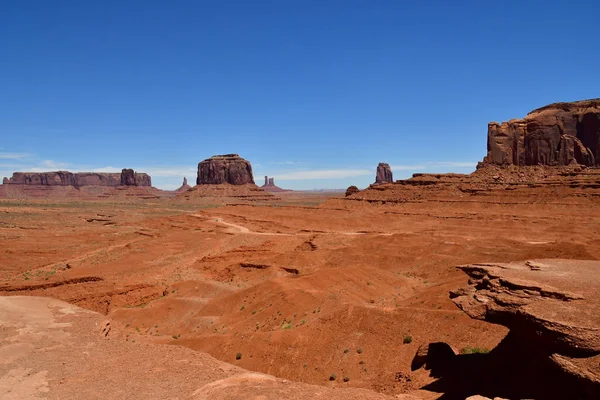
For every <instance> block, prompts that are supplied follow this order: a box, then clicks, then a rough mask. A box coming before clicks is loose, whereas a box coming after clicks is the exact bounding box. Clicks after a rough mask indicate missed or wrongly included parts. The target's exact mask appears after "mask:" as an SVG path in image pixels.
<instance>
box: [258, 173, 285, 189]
mask: <svg viewBox="0 0 600 400" xmlns="http://www.w3.org/2000/svg"><path fill="white" fill-rule="evenodd" d="M260 188H261V189H262V190H264V191H266V192H286V190H285V189H282V188H280V187H279V186H277V185H275V178H269V177H268V176H265V184H264V185H262V186H261V187H260Z"/></svg>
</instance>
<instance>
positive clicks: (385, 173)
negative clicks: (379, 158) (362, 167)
mask: <svg viewBox="0 0 600 400" xmlns="http://www.w3.org/2000/svg"><path fill="white" fill-rule="evenodd" d="M392 182H394V178H393V176H392V169H391V168H390V165H389V164H386V163H379V165H378V166H377V175H376V176H375V183H392Z"/></svg>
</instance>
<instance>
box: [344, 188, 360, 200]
mask: <svg viewBox="0 0 600 400" xmlns="http://www.w3.org/2000/svg"><path fill="white" fill-rule="evenodd" d="M358 192H360V190H358V188H357V187H356V186H350V187H348V189H346V197H348V196H351V195H353V194H354V193H358Z"/></svg>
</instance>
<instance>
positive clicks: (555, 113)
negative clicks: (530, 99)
mask: <svg viewBox="0 0 600 400" xmlns="http://www.w3.org/2000/svg"><path fill="white" fill-rule="evenodd" d="M487 147H488V149H487V150H488V152H487V156H486V157H485V158H484V160H483V163H484V164H495V165H518V166H524V165H550V166H562V165H571V164H581V165H588V166H591V165H600V99H594V100H584V101H577V102H572V103H555V104H550V105H548V106H545V107H542V108H538V109H537V110H534V111H532V112H530V113H529V114H527V116H526V117H525V118H524V119H513V120H510V121H508V122H503V123H501V124H499V123H496V122H490V123H489V124H488V145H487Z"/></svg>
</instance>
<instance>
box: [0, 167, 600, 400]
mask: <svg viewBox="0 0 600 400" xmlns="http://www.w3.org/2000/svg"><path fill="white" fill-rule="evenodd" d="M480 174H483V173H480ZM490 174H491V175H493V176H496V175H495V174H496V173H495V172H493V171H492V172H491V173H490ZM538 175H539V174H538ZM538 175H535V177H534V178H535V179H537V180H536V181H535V182H533V181H532V180H531V179H533V178H531V177H522V179H521V181H520V182H517V181H516V180H514V181H510V176H504V175H502V176H500V177H498V178H489V177H486V179H483V178H482V179H483V180H484V181H485V184H482V183H481V182H478V181H477V182H475V179H474V178H473V179H471V180H470V181H468V182H462V181H461V182H458V183H457V182H456V180H460V179H463V178H453V177H447V178H445V177H444V176H441V177H439V178H436V177H425V178H417V179H416V181H419V179H420V181H422V182H425V183H423V184H419V185H405V184H398V183H396V184H389V185H381V186H377V187H374V188H373V189H370V190H368V191H363V192H360V193H357V194H355V195H352V196H350V197H348V198H340V197H339V196H338V197H336V198H333V199H329V200H326V197H325V196H323V195H309V194H305V195H303V194H298V193H294V192H292V193H289V194H288V193H280V194H279V193H278V196H279V197H280V198H281V199H277V200H273V201H271V202H268V201H265V202H261V203H260V204H258V203H256V204H254V203H251V202H246V204H242V203H240V204H232V205H227V206H221V207H215V206H216V204H213V203H210V202H208V201H207V202H204V203H201V202H197V201H189V200H186V199H185V198H175V199H166V198H162V199H152V200H148V199H146V200H143V199H135V200H119V201H117V200H109V199H103V200H96V201H73V200H3V201H0V243H1V250H0V265H2V269H1V270H0V294H1V295H8V296H10V295H35V296H49V297H54V298H57V299H60V300H64V301H67V302H69V303H72V304H75V305H78V306H80V307H84V308H88V309H91V310H94V311H97V312H100V313H102V314H105V315H107V316H108V318H109V319H111V320H112V326H113V334H114V335H117V336H118V337H121V339H122V340H124V341H131V340H136V342H139V341H142V342H147V343H167V344H178V345H183V346H186V347H189V348H191V349H194V350H198V351H201V352H206V353H208V354H210V355H211V356H213V357H215V358H217V359H219V360H222V361H225V362H228V363H231V364H234V365H237V366H240V367H243V368H245V369H248V370H252V371H258V372H264V373H267V374H271V375H274V376H276V377H279V378H285V379H289V380H293V381H298V382H304V383H311V384H317V385H327V386H333V387H354V388H365V389H370V390H374V391H376V392H380V393H384V394H399V393H408V394H415V395H418V396H419V397H426V398H427V397H437V396H439V394H437V393H431V392H427V391H424V390H422V389H421V388H422V387H423V386H424V385H426V384H428V383H431V382H433V381H434V380H435V378H433V377H430V376H429V373H428V372H427V371H426V370H423V369H421V370H417V371H414V372H412V371H411V369H410V364H411V360H412V358H413V356H414V355H415V353H416V351H417V348H418V347H419V345H421V344H426V343H430V342H446V343H448V344H450V345H451V346H452V347H453V348H455V349H456V350H460V349H462V348H465V347H479V348H488V349H491V348H493V347H494V346H496V345H497V344H498V343H499V342H500V341H501V340H502V338H503V337H504V336H505V335H506V333H507V330H506V328H504V327H501V326H497V325H492V324H489V323H485V322H481V321H476V320H472V319H470V318H469V317H468V316H467V315H465V314H464V313H462V312H461V311H460V310H458V309H457V308H456V306H455V305H454V304H453V303H452V302H451V301H450V299H449V297H448V293H449V291H450V290H452V289H456V288H458V287H461V286H464V285H465V284H466V281H467V277H466V276H465V274H463V273H462V272H460V271H458V270H457V269H455V268H454V266H456V265H460V264H468V263H477V262H488V261H491V262H509V261H518V260H526V259H530V258H567V259H569V258H570V259H591V260H596V259H598V258H599V257H600V232H599V230H600V228H599V227H600V216H599V215H598V213H597V210H598V206H599V205H600V197H599V196H598V194H599V193H600V191H599V190H598V189H597V188H595V187H594V185H593V184H592V183H593V182H596V180H595V179H596V176H597V175H593V178H589V179H588V178H585V179H584V178H582V179H583V180H584V181H585V182H586V183H585V184H579V183H578V184H576V185H575V184H573V185H570V184H569V182H571V183H572V182H574V181H576V179H575V178H564V182H563V181H561V179H563V178H560V179H558V180H559V181H560V182H559V183H557V184H551V183H549V182H550V181H548V179H546V178H547V177H546V178H544V177H543V176H542V175H543V174H542V175H539V176H538ZM490 179H491V182H492V183H489V182H490ZM543 179H546V181H544V182H545V183H544V182H542V180H543ZM431 180H434V181H435V180H437V181H438V182H437V183H434V184H429V183H427V182H429V181H431ZM446 181H448V182H451V183H448V184H446V183H444V182H446ZM555 181H556V180H555ZM440 182H441V183H440ZM553 182H554V181H553ZM578 182H579V181H578ZM590 182H591V183H590ZM580 183H581V182H580ZM507 187H508V189H507ZM325 200H326V201H325ZM318 203H322V204H320V205H318ZM237 353H241V354H242V355H243V356H242V357H241V359H240V360H236V354H237ZM332 373H334V374H335V375H336V377H337V379H336V380H335V381H330V380H329V378H330V375H331V374H332ZM343 377H347V378H348V381H347V382H343Z"/></svg>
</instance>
